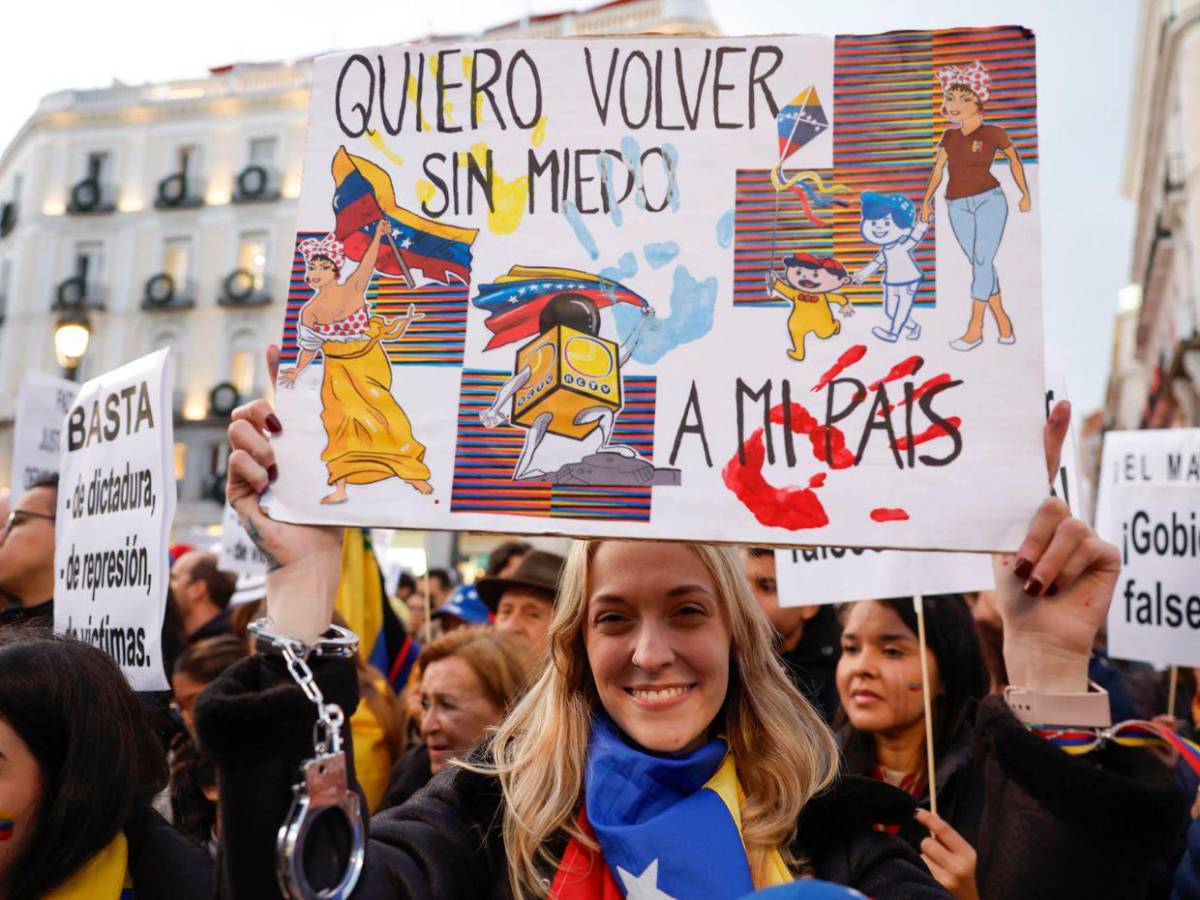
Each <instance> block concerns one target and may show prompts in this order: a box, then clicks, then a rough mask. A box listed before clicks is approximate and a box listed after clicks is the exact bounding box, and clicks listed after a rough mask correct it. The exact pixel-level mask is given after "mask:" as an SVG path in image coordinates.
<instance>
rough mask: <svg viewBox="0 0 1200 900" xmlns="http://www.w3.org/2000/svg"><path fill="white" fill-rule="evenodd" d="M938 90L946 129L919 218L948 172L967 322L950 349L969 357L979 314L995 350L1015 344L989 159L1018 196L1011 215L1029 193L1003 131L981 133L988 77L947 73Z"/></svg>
mask: <svg viewBox="0 0 1200 900" xmlns="http://www.w3.org/2000/svg"><path fill="white" fill-rule="evenodd" d="M937 77H938V80H939V81H940V82H941V83H942V92H943V94H944V102H943V104H942V111H943V113H944V114H945V116H946V118H947V119H949V121H950V124H951V127H950V128H947V129H946V130H945V132H943V133H942V139H941V142H940V143H939V144H938V151H937V158H936V160H935V161H934V164H933V173H932V174H931V175H930V177H929V186H928V187H927V188H926V189H925V198H924V200H923V201H922V202H921V212H920V215H919V218H920V220H921V221H922V222H928V221H929V220H930V219H931V218H932V215H933V210H932V207H931V205H930V204H931V203H932V201H933V194H934V192H935V191H936V190H937V189H938V186H939V185H940V184H941V183H942V173H943V171H944V170H945V168H946V166H947V164H948V165H949V167H950V183H949V184H948V185H947V186H946V206H947V211H948V212H949V216H950V227H951V228H952V229H953V231H954V237H955V238H956V239H957V240H958V245H959V246H960V247H962V251H963V253H965V254H966V255H967V259H968V260H969V261H970V263H971V300H972V303H971V319H970V322H968V324H967V330H966V332H965V333H964V334H963V336H962V337H960V338H956V339H955V340H953V341H951V342H950V346H951V347H953V348H954V349H955V350H962V351H967V350H974V349H975V348H976V347H978V346H979V345H980V344H982V343H983V322H984V317H985V313H986V312H987V311H989V310H990V311H991V313H992V316H993V317H994V318H995V320H996V325H997V327H998V328H999V330H1000V337H999V342H1000V343H1001V344H1015V343H1016V341H1017V338H1016V334H1015V333H1014V331H1013V324H1012V320H1010V319H1009V317H1008V314H1007V313H1006V312H1005V311H1004V303H1003V301H1002V299H1001V296H1000V277H999V275H998V274H997V273H996V252H997V251H998V250H999V249H1000V239H1001V238H1002V237H1003V236H1004V225H1005V222H1006V221H1007V220H1008V200H1006V199H1005V196H1004V191H1003V189H1001V187H1000V182H999V181H997V180H996V178H995V176H994V175H992V162H993V161H994V160H995V158H996V153H997V152H999V153H1003V154H1004V155H1005V156H1006V157H1007V158H1008V164H1009V169H1010V171H1011V172H1012V176H1013V181H1015V182H1016V185H1017V189H1018V190H1019V191H1020V192H1021V200H1020V202H1019V203H1018V205H1017V209H1019V210H1020V211H1021V212H1029V206H1030V202H1029V187H1028V185H1027V184H1026V182H1025V167H1024V166H1022V165H1021V158H1020V156H1018V155H1017V148H1016V147H1015V146H1014V145H1013V142H1012V141H1011V140H1010V139H1009V137H1008V134H1007V133H1005V131H1004V129H1003V128H1000V127H998V126H996V125H985V124H984V121H983V110H984V105H985V104H986V103H987V101H988V98H989V96H990V94H991V90H990V88H991V76H990V75H989V74H988V71H987V69H986V68H985V67H984V66H983V64H982V63H980V62H978V61H976V62H973V63H971V64H970V65H969V66H963V67H959V66H947V67H945V68H943V69H939V70H938V72H937Z"/></svg>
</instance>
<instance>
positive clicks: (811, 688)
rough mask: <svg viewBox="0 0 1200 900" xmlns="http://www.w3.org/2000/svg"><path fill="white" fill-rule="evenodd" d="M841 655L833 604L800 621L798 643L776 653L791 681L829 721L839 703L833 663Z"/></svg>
mask: <svg viewBox="0 0 1200 900" xmlns="http://www.w3.org/2000/svg"><path fill="white" fill-rule="evenodd" d="M841 655H842V626H841V623H840V622H839V621H838V617H837V609H836V608H835V607H833V606H822V607H821V609H820V611H819V612H818V613H817V614H816V615H815V616H813V617H812V618H811V619H809V620H808V621H807V622H806V623H805V624H804V632H803V634H801V636H800V643H798V644H797V645H796V646H795V647H794V648H792V649H791V650H788V651H787V652H785V653H781V654H780V658H781V659H782V660H783V665H784V668H786V669H787V673H788V675H790V676H791V678H792V682H793V683H794V684H795V685H796V687H798V688H799V689H800V693H802V694H804V696H805V697H807V698H808V699H809V700H810V701H811V702H812V704H813V706H815V707H816V708H817V711H818V712H819V713H821V715H822V716H824V717H825V721H826V722H832V721H833V717H834V716H835V715H836V714H837V711H838V710H839V709H841V706H842V703H841V698H840V697H838V690H837V664H838V657H840V656H841Z"/></svg>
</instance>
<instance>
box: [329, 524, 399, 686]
mask: <svg viewBox="0 0 1200 900" xmlns="http://www.w3.org/2000/svg"><path fill="white" fill-rule="evenodd" d="M334 608H335V609H336V610H337V611H338V613H339V614H340V615H341V617H342V618H343V619H345V620H346V627H347V628H349V629H350V630H351V631H353V632H354V633H355V634H357V635H358V655H359V657H360V658H361V659H362V661H363V662H365V663H371V664H372V665H375V666H376V667H377V668H378V667H379V663H378V662H376V661H375V659H373V657H374V656H375V655H376V652H375V651H376V647H382V642H383V578H382V577H381V575H380V571H379V561H378V560H377V559H375V551H374V550H373V549H372V548H371V538H370V536H369V535H368V534H367V533H366V531H365V530H363V529H362V528H347V529H346V531H345V536H344V537H343V538H342V580H341V583H340V584H339V585H338V592H337V600H336V601H335V603H334ZM385 657H386V651H385ZM382 668H383V671H385V672H386V671H387V662H386V659H385V661H384V663H383V666H382Z"/></svg>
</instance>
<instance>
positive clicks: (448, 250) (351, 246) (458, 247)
mask: <svg viewBox="0 0 1200 900" xmlns="http://www.w3.org/2000/svg"><path fill="white" fill-rule="evenodd" d="M332 172H333V183H334V185H335V188H334V193H333V214H334V217H335V220H336V225H335V227H334V235H335V236H336V237H337V239H338V240H339V241H341V242H342V243H343V244H344V245H345V248H346V256H347V258H348V259H353V260H356V261H357V260H361V259H362V258H363V254H364V253H366V251H367V247H368V246H369V245H370V243H371V238H372V237H373V236H374V234H375V223H376V222H379V221H380V220H381V219H383V218H385V217H386V218H387V220H388V221H389V222H391V223H392V240H391V241H384V242H383V244H382V245H381V246H380V248H379V261H378V262H377V263H376V264H375V267H376V268H377V269H378V270H379V271H381V272H384V273H386V274H388V275H397V276H399V275H402V274H403V269H402V267H401V265H400V263H399V261H398V260H397V259H396V254H395V251H394V250H393V247H392V244H393V242H394V243H395V246H396V247H397V248H399V250H400V254H401V256H402V257H403V259H404V262H405V263H406V264H407V265H408V267H409V269H420V270H421V271H422V272H423V273H424V274H425V277H426V278H427V279H430V280H431V281H440V282H443V283H448V280H449V276H450V275H453V276H455V277H456V278H457V279H458V280H459V281H462V282H463V283H467V282H469V281H470V280H471V245H472V244H473V243H474V242H475V237H476V235H478V233H479V230H478V229H476V228H462V227H460V226H458V225H450V224H448V223H446V222H437V221H434V220H433V219H426V218H424V217H422V216H418V215H417V214H416V213H414V212H410V211H409V210H407V209H405V208H404V207H402V206H400V204H399V203H397V202H396V189H395V187H394V186H393V185H392V178H391V176H390V175H388V173H387V172H386V171H384V170H383V169H382V168H381V167H379V166H377V165H376V164H375V163H373V162H371V161H370V160H369V159H364V158H363V157H361V156H354V155H352V154H350V153H347V152H346V148H345V147H339V148H338V151H337V153H335V154H334V156H333V166H332Z"/></svg>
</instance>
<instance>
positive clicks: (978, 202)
mask: <svg viewBox="0 0 1200 900" xmlns="http://www.w3.org/2000/svg"><path fill="white" fill-rule="evenodd" d="M946 205H947V206H948V207H949V210H950V227H951V228H952V229H954V236H955V237H956V238H957V239H958V246H960V247H962V251H963V253H965V254H966V255H967V259H969V260H970V261H971V298H972V299H974V300H987V299H988V298H989V297H991V296H992V294H998V293H1000V276H999V275H997V274H996V251H998V250H999V249H1000V239H1001V238H1002V237H1004V223H1005V222H1006V221H1007V220H1008V200H1007V199H1006V198H1005V196H1004V191H1002V190H1001V189H1000V188H998V187H997V188H992V189H991V190H990V191H984V192H983V193H982V194H972V195H971V196H970V197H958V198H957V199H954V200H949V201H947V204H946Z"/></svg>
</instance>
